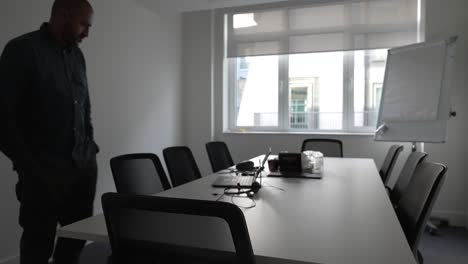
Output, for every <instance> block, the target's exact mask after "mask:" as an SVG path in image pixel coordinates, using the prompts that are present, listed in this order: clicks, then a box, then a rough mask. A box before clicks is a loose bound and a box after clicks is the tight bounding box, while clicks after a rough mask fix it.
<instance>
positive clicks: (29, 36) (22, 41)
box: [6, 30, 40, 48]
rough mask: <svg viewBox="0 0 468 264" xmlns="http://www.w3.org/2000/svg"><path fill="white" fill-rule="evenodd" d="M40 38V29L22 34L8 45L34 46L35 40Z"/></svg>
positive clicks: (14, 46) (17, 46)
mask: <svg viewBox="0 0 468 264" xmlns="http://www.w3.org/2000/svg"><path fill="white" fill-rule="evenodd" d="M39 38H40V31H39V30H36V31H32V32H29V33H26V34H23V35H21V36H18V37H16V38H13V39H12V40H10V41H8V43H7V45H6V47H10V48H28V47H32V46H33V45H34V42H36V41H37V40H38V39H39Z"/></svg>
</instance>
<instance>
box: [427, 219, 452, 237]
mask: <svg viewBox="0 0 468 264" xmlns="http://www.w3.org/2000/svg"><path fill="white" fill-rule="evenodd" d="M449 224H450V222H449V220H448V219H446V218H443V217H431V218H430V219H429V221H428V223H427V225H426V230H427V232H429V234H430V235H432V236H436V235H438V234H439V228H440V227H445V226H449Z"/></svg>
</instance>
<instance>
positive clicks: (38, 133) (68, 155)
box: [0, 0, 98, 264]
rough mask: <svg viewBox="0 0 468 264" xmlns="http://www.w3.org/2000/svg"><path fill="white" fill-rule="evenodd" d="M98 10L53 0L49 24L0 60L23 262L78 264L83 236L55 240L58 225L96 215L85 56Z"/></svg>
mask: <svg viewBox="0 0 468 264" xmlns="http://www.w3.org/2000/svg"><path fill="white" fill-rule="evenodd" d="M92 15H93V9H92V7H91V5H90V4H89V2H87V1H86V0H56V1H55V2H54V4H53V7H52V14H51V18H50V20H49V23H44V24H43V25H42V26H41V27H40V29H39V30H37V31H34V32H31V33H28V34H25V35H22V36H20V37H18V38H15V39H13V40H11V41H10V42H9V43H8V44H7V45H6V46H5V48H4V50H3V52H2V55H1V58H0V114H1V115H2V117H1V120H2V128H1V129H0V130H1V131H0V133H1V136H0V149H1V150H2V151H3V152H4V153H5V154H6V155H7V156H8V157H9V158H10V159H11V160H12V162H13V165H14V169H15V170H16V171H17V173H18V177H19V181H18V184H17V186H16V194H17V198H18V200H19V201H20V216H19V223H20V225H21V227H22V228H23V234H22V237H21V243H20V263H22V264H27V263H34V264H45V263H48V260H49V258H50V257H51V255H52V252H54V256H53V257H54V263H56V264H62V263H66V264H71V263H77V259H78V256H79V254H80V251H81V249H82V247H83V245H84V241H79V240H72V239H63V238H59V239H58V240H57V245H56V247H55V251H54V240H55V235H56V226H57V223H58V224H60V225H67V224H70V223H73V222H76V221H78V220H81V219H83V218H86V217H89V216H91V215H92V210H93V206H92V205H93V201H94V195H95V189H96V175H97V165H96V153H97V152H98V147H97V145H96V143H95V142H94V137H93V127H92V124H91V117H90V101H89V94H88V87H87V85H88V84H87V80H86V68H85V67H86V66H85V60H84V57H83V54H82V52H81V50H80V49H79V48H78V46H77V45H78V44H79V43H80V42H81V41H82V40H83V39H84V38H86V37H87V36H88V32H89V28H90V26H91V21H92Z"/></svg>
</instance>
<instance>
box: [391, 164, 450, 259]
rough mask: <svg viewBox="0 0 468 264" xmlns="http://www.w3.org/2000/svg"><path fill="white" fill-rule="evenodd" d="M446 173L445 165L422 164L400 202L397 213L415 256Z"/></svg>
mask: <svg viewBox="0 0 468 264" xmlns="http://www.w3.org/2000/svg"><path fill="white" fill-rule="evenodd" d="M446 172H447V167H446V166H445V165H443V164H439V163H434V162H422V163H420V164H419V165H418V166H417V167H416V170H415V172H414V175H413V177H411V180H410V182H409V184H408V187H406V189H405V191H404V193H403V195H402V196H401V199H400V201H399V202H398V205H397V208H396V213H397V216H398V219H399V220H400V224H401V226H402V228H403V231H404V232H405V235H406V239H407V240H408V243H409V245H410V247H411V249H412V250H413V254H414V255H415V256H417V251H418V245H419V240H420V238H421V235H422V233H423V231H424V228H425V227H426V222H427V220H428V218H429V215H430V213H431V210H432V206H433V205H434V202H435V200H436V199H437V196H438V195H439V191H440V188H441V186H442V184H443V182H444V179H445V174H446Z"/></svg>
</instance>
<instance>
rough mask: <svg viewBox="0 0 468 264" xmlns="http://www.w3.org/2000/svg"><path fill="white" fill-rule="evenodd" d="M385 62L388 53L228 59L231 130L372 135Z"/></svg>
mask: <svg viewBox="0 0 468 264" xmlns="http://www.w3.org/2000/svg"><path fill="white" fill-rule="evenodd" d="M385 61H386V50H373V51H355V52H324V53H311V54H295V55H281V56H256V57H242V58H234V59H230V65H231V67H232V68H234V69H235V70H233V71H230V72H231V73H232V75H234V76H231V78H230V79H231V80H235V82H234V83H230V86H229V87H230V89H232V90H233V92H234V93H233V97H232V98H231V100H232V101H233V105H235V109H234V115H233V118H232V120H231V121H232V122H231V129H232V130H242V131H246V130H251V131H264V130H268V131H318V132H320V131H322V132H336V131H351V132H352V131H355V132H365V131H371V130H373V129H374V127H375V124H376V122H377V112H378V109H379V103H380V97H381V94H382V83H383V76H384V70H385ZM283 73H286V74H283ZM350 80H354V82H351V81H350ZM350 100H351V101H352V102H353V103H346V102H347V101H350Z"/></svg>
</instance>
